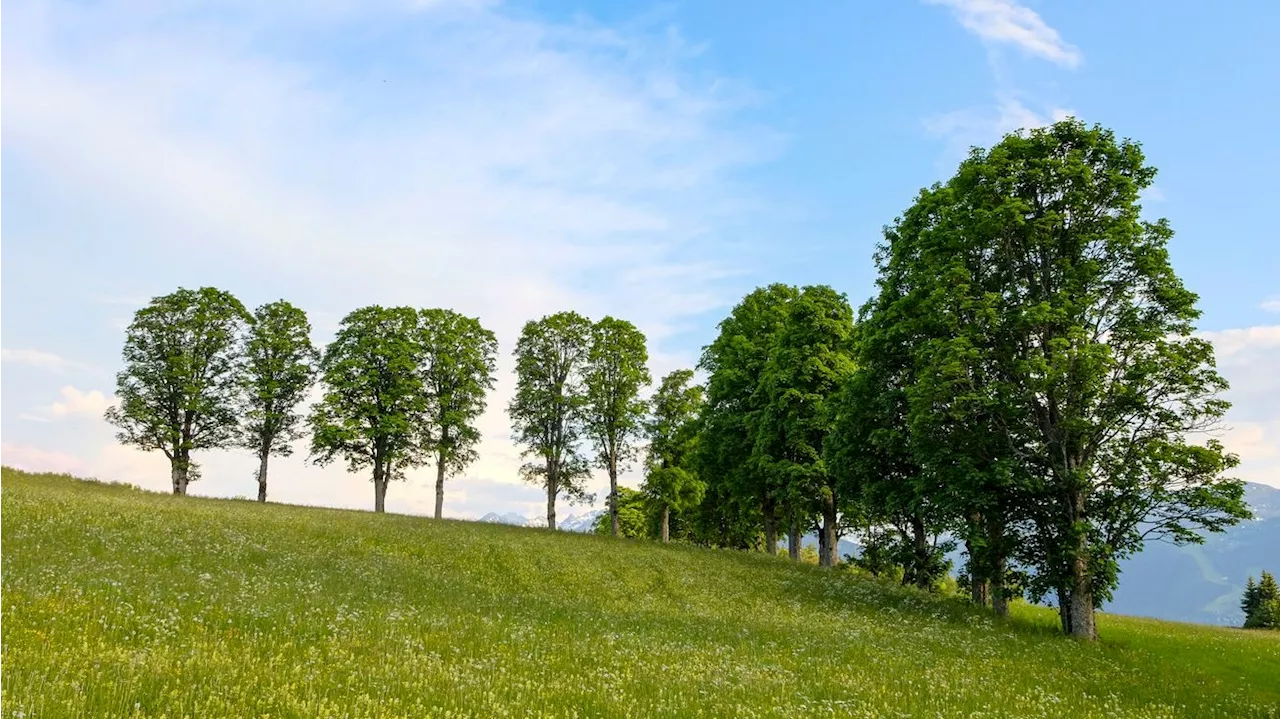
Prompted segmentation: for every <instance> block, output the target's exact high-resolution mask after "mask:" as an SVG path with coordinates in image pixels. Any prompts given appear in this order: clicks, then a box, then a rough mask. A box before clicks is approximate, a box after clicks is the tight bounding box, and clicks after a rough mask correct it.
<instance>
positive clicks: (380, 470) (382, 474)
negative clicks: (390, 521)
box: [373, 460, 387, 512]
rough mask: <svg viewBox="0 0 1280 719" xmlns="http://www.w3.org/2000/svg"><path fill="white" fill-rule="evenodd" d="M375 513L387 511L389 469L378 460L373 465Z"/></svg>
mask: <svg viewBox="0 0 1280 719" xmlns="http://www.w3.org/2000/svg"><path fill="white" fill-rule="evenodd" d="M373 511H375V512H385V511H387V469H386V467H384V466H382V462H381V461H376V460H375V461H374V463H373Z"/></svg>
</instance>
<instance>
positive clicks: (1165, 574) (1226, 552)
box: [480, 482, 1280, 624]
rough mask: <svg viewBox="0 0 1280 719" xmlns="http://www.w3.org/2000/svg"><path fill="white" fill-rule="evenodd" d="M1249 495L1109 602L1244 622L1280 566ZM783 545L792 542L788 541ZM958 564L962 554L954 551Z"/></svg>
mask: <svg viewBox="0 0 1280 719" xmlns="http://www.w3.org/2000/svg"><path fill="white" fill-rule="evenodd" d="M1245 498H1246V500H1247V501H1248V502H1249V506H1250V507H1252V508H1253V513H1254V515H1255V518H1254V519H1253V520H1250V521H1248V522H1244V523H1242V524H1239V525H1237V526H1235V527H1232V528H1230V529H1228V530H1227V531H1225V532H1223V533H1221V534H1212V535H1209V537H1208V538H1207V539H1206V540H1205V543H1204V544H1200V545H1187V546H1182V547H1175V546H1173V545H1172V544H1168V543H1165V542H1149V543H1148V544H1147V546H1146V548H1145V549H1143V551H1142V552H1141V553H1139V554H1137V555H1136V556H1133V557H1130V558H1129V559H1127V560H1125V561H1124V562H1123V563H1122V564H1121V575H1120V587H1119V589H1117V590H1116V593H1115V599H1114V600H1113V601H1111V602H1109V603H1108V604H1107V605H1106V606H1105V607H1103V609H1104V610H1105V611H1108V612H1114V613H1116V614H1133V615H1137V616H1145V617H1155V618H1157V619H1170V620H1174V621H1182V622H1198V623H1201V624H1240V623H1241V622H1242V621H1243V616H1242V614H1241V612H1240V595H1241V594H1242V593H1243V592H1244V584H1245V580H1246V579H1247V578H1248V577H1250V576H1252V577H1254V578H1255V579H1256V578H1257V577H1258V575H1259V574H1260V573H1261V572H1262V570H1263V569H1266V570H1268V571H1271V572H1272V573H1280V489H1276V488H1274V487H1268V486H1266V485H1263V484H1255V483H1252V482H1250V483H1247V484H1246V485H1245ZM603 513H604V510H603V509H596V510H591V511H588V512H583V513H578V514H570V515H568V516H567V517H565V518H564V519H562V520H560V521H559V522H558V523H557V524H558V526H559V528H560V529H561V530H563V531H570V532H589V531H591V528H592V527H593V526H594V525H595V521H596V518H597V517H599V516H600V515H601V514H603ZM480 521H482V522H497V523H500V524H513V525H516V526H521V527H545V526H546V524H547V521H546V519H545V518H543V517H533V518H530V517H525V516H523V515H520V514H517V513H515V512H507V513H505V514H498V513H497V512H490V513H489V514H486V515H484V516H483V517H481V518H480ZM782 544H783V545H785V544H786V542H785V541H784V542H783V543H782ZM801 544H802V545H813V546H817V537H816V536H815V535H813V534H808V535H805V536H804V537H803V538H802V539H801ZM839 551H840V555H841V556H842V557H843V556H845V555H849V554H856V553H857V552H858V551H859V547H858V545H857V544H856V543H855V542H852V541H849V540H847V539H842V540H840V543H839ZM953 560H954V562H955V566H956V567H957V568H958V567H959V566H960V562H961V561H963V557H961V556H959V555H958V554H957V555H956V556H955V557H953Z"/></svg>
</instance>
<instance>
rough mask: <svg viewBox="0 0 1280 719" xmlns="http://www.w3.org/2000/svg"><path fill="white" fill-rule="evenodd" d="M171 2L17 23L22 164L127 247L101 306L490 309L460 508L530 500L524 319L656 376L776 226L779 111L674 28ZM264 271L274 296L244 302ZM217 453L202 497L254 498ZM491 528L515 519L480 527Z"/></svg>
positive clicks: (361, 485)
mask: <svg viewBox="0 0 1280 719" xmlns="http://www.w3.org/2000/svg"><path fill="white" fill-rule="evenodd" d="M174 7H175V6H170V5H166V4H163V3H150V4H130V3H123V4H117V3H113V2H107V3H105V4H90V5H85V4H82V3H71V2H66V3H58V2H55V3H51V4H49V5H48V6H47V7H41V8H32V7H29V6H28V7H19V8H14V9H12V12H10V13H6V17H5V20H6V22H7V23H8V25H9V28H10V29H11V30H12V31H13V32H12V42H9V43H6V48H5V62H6V69H5V85H6V87H5V93H4V94H3V96H2V102H3V111H4V115H5V120H6V125H5V134H4V149H5V151H6V153H10V156H11V157H13V158H15V166H21V167H22V168H25V171H28V172H38V173H40V174H41V180H42V182H41V183H40V185H41V186H42V187H52V188H55V190H56V191H57V192H58V193H59V196H60V197H65V198H70V200H69V201H72V202H77V203H81V204H84V205H98V206H102V207H105V208H106V209H104V210H102V212H105V213H109V215H108V216H110V217H111V218H112V220H113V221H114V222H116V223H117V224H118V225H119V228H120V229H123V230H125V234H126V235H127V236H128V238H129V239H128V242H122V243H120V245H119V246H118V247H114V248H113V252H115V253H116V254H117V256H118V257H119V258H120V259H121V260H122V262H127V265H128V266H129V267H130V274H126V275H124V276H118V277H114V278H113V281H115V282H116V285H115V288H114V289H112V290H111V291H112V292H117V293H118V296H117V297H112V296H105V297H99V301H103V302H111V301H112V300H115V299H121V300H123V298H131V297H147V296H151V295H152V294H158V293H160V292H163V291H167V290H168V289H170V286H171V283H174V282H177V281H179V280H175V279H174V273H175V271H181V272H185V273H186V274H185V275H183V279H182V280H180V281H182V282H184V283H187V284H192V283H195V282H199V283H201V284H213V285H217V286H223V287H226V288H227V289H231V290H232V291H235V292H237V294H239V295H240V296H241V298H242V299H243V300H244V301H245V302H246V303H248V304H255V303H257V302H260V301H267V300H272V299H276V298H277V297H280V296H284V297H287V298H289V299H290V300H291V301H294V302H296V303H298V304H300V305H302V306H304V307H305V308H306V309H307V310H308V311H309V312H310V313H311V314H312V317H313V319H314V321H315V325H316V329H317V339H320V340H325V339H327V337H326V336H324V335H326V334H327V333H328V332H330V331H331V330H332V328H333V326H334V325H335V324H336V322H337V319H338V318H340V317H341V316H342V315H343V314H345V313H346V312H347V311H349V310H350V309H352V308H354V307H357V306H360V305H363V304H370V303H374V302H377V303H381V304H411V305H414V306H422V307H430V306H444V307H453V308H455V309H457V310H459V311H461V312H465V313H466V314H469V315H475V316H479V317H480V318H481V320H482V321H483V322H484V323H485V324H486V326H488V327H489V328H490V329H492V330H494V331H495V332H496V333H497V334H498V336H499V339H500V342H501V343H502V347H501V352H502V358H501V361H500V363H499V372H500V375H499V382H498V387H497V389H496V390H495V392H494V393H493V394H492V396H491V397H490V400H489V411H488V412H487V413H486V414H485V415H484V417H483V418H482V420H481V429H482V432H483V434H484V437H485V439H484V443H483V445H482V446H481V447H480V454H481V460H480V461H479V462H477V464H476V465H475V466H474V467H472V468H471V469H470V470H469V471H468V472H467V473H466V476H465V477H462V478H458V479H456V480H452V482H451V486H457V487H458V488H459V490H460V491H464V490H465V489H466V488H479V487H482V486H493V487H502V486H506V487H509V488H510V492H511V500H510V501H511V502H512V503H513V504H512V505H511V506H514V503H519V502H524V501H526V500H525V499H521V497H523V493H524V492H525V488H524V487H523V486H522V485H518V483H519V481H520V480H519V479H518V477H517V474H516V469H517V468H518V466H519V464H520V462H519V458H518V451H517V449H516V448H515V447H513V446H512V443H511V442H510V439H509V432H510V430H509V426H508V423H507V418H506V415H505V407H506V403H507V400H508V398H509V397H510V395H511V392H512V389H513V385H514V381H513V378H512V377H511V369H512V363H511V359H510V352H511V349H512V347H513V345H514V342H515V339H516V336H517V334H518V332H519V330H520V327H521V325H522V324H523V323H524V321H526V320H528V319H533V318H536V317H538V316H540V315H542V314H546V313H549V312H554V311H558V310H561V309H576V310H578V311H580V312H583V313H585V314H588V315H589V316H592V317H598V316H601V315H603V314H606V313H607V314H613V315H615V316H619V317H624V318H627V319H630V320H632V321H634V322H635V323H636V324H637V325H638V326H640V327H641V328H642V329H644V330H645V331H646V332H648V333H649V336H650V350H651V354H652V356H653V357H654V368H653V369H654V373H655V375H659V374H660V372H662V371H666V370H667V369H670V368H671V367H672V366H675V365H677V364H690V363H692V361H693V354H692V350H690V349H688V348H682V347H672V346H669V342H668V338H669V337H670V336H671V334H672V333H673V332H674V331H678V330H679V329H680V328H681V327H682V326H683V325H684V323H685V322H687V320H688V318H690V317H693V316H695V315H697V314H699V313H701V312H704V311H705V310H707V309H709V308H714V307H716V306H718V305H722V304H724V303H725V302H726V301H728V300H730V299H732V298H733V297H734V296H735V295H736V294H737V292H738V289H739V288H737V287H733V286H732V285H731V281H732V279H733V278H734V274H733V272H734V271H736V270H738V269H740V268H738V267H735V266H734V262H735V260H734V259H733V258H734V257H736V256H738V255H737V253H732V252H728V251H725V249H724V248H725V247H726V246H727V243H728V239H727V238H729V237H732V238H733V240H734V242H742V241H743V237H744V236H747V237H748V238H749V235H750V230H751V227H752V218H753V217H755V216H756V213H757V212H758V209H757V207H758V206H757V204H756V201H755V200H754V198H753V197H752V195H751V193H750V192H749V191H748V190H747V189H744V187H743V186H741V185H740V184H738V183H737V182H736V181H735V177H736V175H735V173H736V171H737V170H738V169H739V168H741V167H743V166H746V165H751V164H754V163H758V162H761V161H766V160H768V159H769V158H770V157H771V156H773V155H774V154H776V153H777V152H778V151H779V150H780V148H781V146H782V144H783V138H781V137H780V136H778V135H776V134H774V133H773V132H771V131H769V130H768V129H766V128H758V127H755V126H753V125H752V124H751V123H749V122H748V121H747V120H746V119H745V117H744V114H743V113H744V112H746V111H749V110H750V108H751V106H752V105H753V104H754V103H758V102H760V97H759V96H758V95H757V94H756V93H754V92H753V91H752V90H751V89H750V88H744V87H742V86H740V85H738V84H737V83H734V82H733V81H731V80H729V79H726V78H720V77H705V76H703V75H701V74H699V73H698V72H697V71H696V68H693V67H691V66H690V65H689V60H690V57H691V56H694V55H696V54H697V52H698V49H697V48H694V47H690V46H689V45H687V44H686V43H684V42H683V41H682V40H681V39H680V38H679V36H678V34H676V33H672V32H665V31H656V32H651V31H649V30H647V29H644V28H641V29H639V30H634V29H633V30H628V31H627V32H625V33H624V32H620V31H615V30H612V29H609V28H602V27H599V26H594V25H589V24H586V23H574V24H554V23H546V22H539V21H537V20H534V19H530V18H528V17H515V16H513V15H508V14H506V13H505V12H504V11H503V10H502V9H501V8H494V7H490V6H489V5H488V4H485V3H478V4H477V3H426V4H424V6H423V7H419V8H416V9H414V10H413V11H412V12H407V11H406V10H405V9H404V8H403V7H402V6H400V7H397V6H394V5H391V4H372V5H368V4H357V3H351V4H344V3H324V4H322V5H321V6H316V5H312V4H305V3H300V4H278V3H245V4H242V6H240V7H239V8H238V9H237V11H236V12H235V13H187V12H184V11H179V10H175V9H173V8H174ZM232 18H235V20H234V21H233V20H232ZM315 38H323V39H324V40H323V41H316V39H315ZM8 39H10V37H9V36H6V40H8ZM282 48H288V49H287V50H286V49H282ZM330 48H336V49H335V50H334V55H333V56H330V55H328V54H326V53H327V52H328V51H329V49H330ZM8 159H9V158H6V161H8ZM8 172H9V166H8V164H6V173H8ZM6 229H8V228H7V227H6ZM94 229H95V228H86V230H85V231H86V232H87V231H93V230H94ZM748 241H749V240H748ZM75 260H76V258H75V257H74V256H72V257H69V258H68V261H70V262H74V261H75ZM175 268H177V269H176V270H175ZM227 268H231V269H227ZM10 269H11V270H12V269H13V268H10ZM249 270H252V273H253V274H249V272H248V271H249ZM264 277H270V278H271V286H270V288H269V289H268V290H266V291H267V296H255V295H253V294H252V293H260V292H262V291H263V290H260V289H259V288H260V287H261V286H262V278H264ZM188 278H191V279H188ZM722 281H723V284H722ZM127 304H135V303H134V302H133V301H132V300H129V301H128V302H127ZM97 322H101V320H97ZM79 329H81V328H74V327H68V328H67V329H66V331H68V332H74V331H78V330H79ZM7 359H8V357H7V355H6V360H7ZM94 359H95V360H97V361H100V362H102V363H103V364H104V365H105V364H108V363H111V364H114V363H115V362H116V361H117V360H116V359H115V358H114V357H106V356H104V357H95V358H94ZM82 394H83V395H84V396H79V397H77V398H75V399H74V400H73V399H72V398H70V397H68V396H66V395H65V394H64V397H63V399H62V401H61V402H59V403H58V405H59V406H61V407H62V408H63V409H62V410H61V412H62V414H61V415H59V416H71V415H74V414H92V412H93V411H97V410H98V408H99V407H101V406H102V405H103V404H104V403H107V402H109V401H110V400H109V398H108V397H106V396H105V395H102V393H97V396H93V394H92V393H82ZM99 416H100V413H99ZM50 428H51V429H50V431H51V432H52V431H55V429H56V424H51V425H50ZM86 432H89V433H91V434H92V435H93V436H94V437H95V438H96V440H95V441H97V442H98V444H97V445H95V446H96V449H93V450H88V451H86V452H84V453H83V457H84V460H83V462H84V466H86V467H91V468H92V470H93V471H94V472H95V473H98V474H100V475H103V476H104V478H105V477H110V475H111V473H113V472H116V473H120V474H121V475H125V476H120V477H118V478H119V479H121V480H124V481H133V482H136V483H139V484H142V485H144V486H150V487H152V488H155V489H164V488H165V487H166V486H167V482H168V478H167V470H166V468H165V466H164V460H163V457H162V456H160V455H158V454H155V455H147V456H145V457H134V455H132V454H128V452H132V450H127V451H126V450H125V449H124V448H117V447H114V445H113V444H112V441H111V438H110V433H109V431H108V428H106V426H105V424H104V423H102V422H101V421H100V420H99V422H97V423H95V424H94V425H93V426H92V428H90V429H88V430H86ZM120 452H124V454H119V453H120ZM206 460H207V462H206V472H205V477H206V479H205V480H203V481H202V482H201V483H200V484H199V485H198V486H197V488H196V490H195V491H198V492H209V493H215V494H218V493H229V494H250V493H251V489H252V488H251V487H249V486H248V484H247V482H248V481H249V478H250V477H252V470H251V467H250V464H251V461H252V460H251V458H249V457H248V456H247V455H246V454H244V453H211V454H209V455H208V457H207V458H206ZM206 460H202V461H206ZM428 475H429V471H427V470H424V471H422V472H419V473H415V474H413V475H411V477H410V480H409V481H408V482H407V483H406V484H405V485H403V488H401V487H396V488H393V489H392V492H391V496H390V500H389V501H390V502H391V503H392V506H393V507H395V506H397V505H396V502H400V501H403V502H405V503H406V504H405V505H404V506H417V505H416V504H413V503H419V504H422V506H428V505H427V504H423V503H425V502H427V501H428V498H429V497H430V494H431V488H430V487H431V485H430V482H429V481H427V479H426V478H427V477H428ZM273 477H274V479H273V490H272V494H273V496H277V492H278V496H280V497H281V498H285V499H287V501H295V502H306V503H316V504H330V505H338V506H353V507H367V506H368V505H369V504H370V498H369V497H368V496H367V495H368V494H369V492H368V482H367V481H366V480H365V479H364V478H363V477H352V476H348V475H346V473H345V472H343V471H342V469H341V468H340V467H339V468H327V469H320V468H315V467H312V466H309V465H307V464H305V463H304V461H303V458H302V456H298V457H294V458H290V459H286V460H281V461H280V462H279V463H278V465H277V467H276V468H275V469H273ZM111 478H115V477H111ZM603 482H604V479H603V477H600V478H597V479H596V485H597V488H598V487H599V486H601V485H602V484H603ZM450 491H453V490H450ZM451 496H452V495H451ZM471 496H472V497H473V498H474V497H479V496H484V497H486V500H487V499H492V500H493V501H494V502H501V499H500V497H501V496H502V495H501V493H500V492H498V491H496V490H495V492H494V493H490V494H486V495H481V494H479V493H477V492H474V491H473V492H471ZM459 501H461V500H459ZM490 509H492V510H499V511H502V510H504V506H503V505H502V504H500V503H499V504H495V506H492V507H487V508H483V510H482V511H481V508H479V507H477V512H478V513H479V514H483V513H484V511H489V510H490ZM446 510H447V511H453V510H452V509H451V507H450V505H449V504H446ZM458 511H463V510H462V509H461V508H460V509H459V510H458ZM465 511H470V510H465Z"/></svg>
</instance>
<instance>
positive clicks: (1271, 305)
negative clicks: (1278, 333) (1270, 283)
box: [1259, 295, 1280, 312]
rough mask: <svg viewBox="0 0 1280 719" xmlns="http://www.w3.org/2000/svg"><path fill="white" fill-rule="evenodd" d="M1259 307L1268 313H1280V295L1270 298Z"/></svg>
mask: <svg viewBox="0 0 1280 719" xmlns="http://www.w3.org/2000/svg"><path fill="white" fill-rule="evenodd" d="M1259 306H1260V307H1261V308H1262V309H1263V310H1264V311H1266V312H1280V295H1276V296H1275V297H1268V298H1267V299H1265V300H1263V302H1262V304H1261V305H1259Z"/></svg>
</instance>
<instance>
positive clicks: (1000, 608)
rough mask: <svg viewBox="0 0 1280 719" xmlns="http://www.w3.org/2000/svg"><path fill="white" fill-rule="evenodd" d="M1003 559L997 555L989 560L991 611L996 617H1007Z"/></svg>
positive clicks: (1007, 607) (1007, 598) (1007, 596)
mask: <svg viewBox="0 0 1280 719" xmlns="http://www.w3.org/2000/svg"><path fill="white" fill-rule="evenodd" d="M1004 565H1005V559H1004V557H1003V556H1002V555H1000V554H997V555H996V556H994V557H992V558H991V611H992V612H994V613H995V615H996V616H997V617H1007V616H1009V595H1008V594H1006V593H1005V590H1004V570H1005V567H1004Z"/></svg>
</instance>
